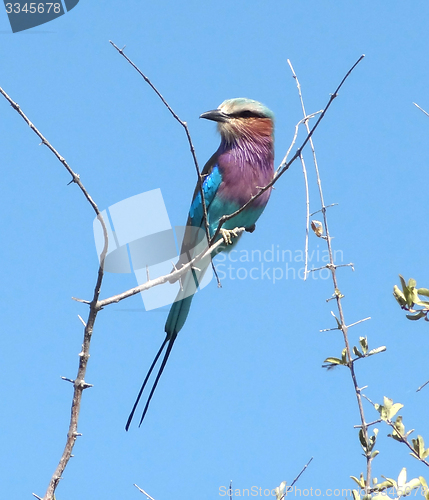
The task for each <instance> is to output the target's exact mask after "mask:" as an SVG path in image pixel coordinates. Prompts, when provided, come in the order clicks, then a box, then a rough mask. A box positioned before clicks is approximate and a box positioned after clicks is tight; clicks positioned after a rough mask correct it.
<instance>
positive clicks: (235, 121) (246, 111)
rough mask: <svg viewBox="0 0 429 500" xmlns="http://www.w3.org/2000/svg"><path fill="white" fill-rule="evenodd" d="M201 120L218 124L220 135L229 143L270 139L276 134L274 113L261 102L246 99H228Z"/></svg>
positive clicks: (201, 116) (203, 115)
mask: <svg viewBox="0 0 429 500" xmlns="http://www.w3.org/2000/svg"><path fill="white" fill-rule="evenodd" d="M200 118H206V119H207V120H213V121H215V122H217V123H218V130H219V133H220V135H221V136H222V138H223V139H224V140H226V141H227V142H229V143H230V142H234V141H236V140H237V139H242V138H244V139H246V138H248V139H256V138H257V137H258V136H262V137H267V136H268V137H270V136H272V135H273V133H274V113H273V112H272V111H271V110H270V109H268V108H267V107H266V106H264V105H263V104H261V103H260V102H258V101H254V100H253V99H247V98H245V97H238V98H236V99H228V100H226V101H224V102H223V103H222V104H221V105H220V106H219V107H218V108H217V109H214V110H212V111H207V112H205V113H203V114H202V115H200Z"/></svg>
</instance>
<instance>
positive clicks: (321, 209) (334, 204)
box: [310, 203, 338, 217]
mask: <svg viewBox="0 0 429 500" xmlns="http://www.w3.org/2000/svg"><path fill="white" fill-rule="evenodd" d="M337 205H338V203H331V204H330V205H326V207H323V208H319V210H316V211H315V212H313V213H312V214H310V217H313V215H316V214H318V213H319V212H322V211H323V210H325V208H331V207H336V206H337Z"/></svg>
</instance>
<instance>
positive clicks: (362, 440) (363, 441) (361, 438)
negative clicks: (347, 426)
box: [359, 427, 368, 452]
mask: <svg viewBox="0 0 429 500" xmlns="http://www.w3.org/2000/svg"><path fill="white" fill-rule="evenodd" d="M359 441H360V444H361V446H362V448H363V451H365V452H366V451H367V448H368V443H367V441H366V439H365V435H364V433H363V429H362V427H361V428H360V430H359Z"/></svg>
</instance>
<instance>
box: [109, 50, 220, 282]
mask: <svg viewBox="0 0 429 500" xmlns="http://www.w3.org/2000/svg"><path fill="white" fill-rule="evenodd" d="M109 42H110V44H111V45H112V46H113V47H115V49H116V50H117V51H118V52H119V53H120V54H121V56H123V57H124V58H125V59H126V60H127V61H128V62H129V63H130V64H131V66H132V67H133V68H134V69H135V70H136V71H137V73H138V74H139V75H140V76H141V77H142V78H143V79H144V81H145V82H146V83H147V84H148V85H149V86H150V87H151V89H152V90H153V91H154V92H155V94H156V95H157V96H158V97H159V98H160V99H161V101H162V103H163V104H164V106H165V107H166V108H167V109H168V111H170V113H171V114H172V116H173V118H174V119H175V120H176V121H177V122H178V123H180V125H181V126H182V127H183V128H184V130H185V133H186V138H187V139H188V143H189V148H190V149H191V154H192V158H193V160H194V165H195V170H196V172H197V177H198V181H197V184H198V189H199V191H200V195H201V200H202V206H203V221H204V226H205V230H206V237H207V241H210V228H209V222H208V218H207V206H206V199H205V196H204V189H203V182H204V176H203V175H201V172H200V167H199V165H198V159H197V155H196V153H195V148H194V144H193V142H192V138H191V134H190V132H189V128H188V124H187V123H186V122H185V121H183V120H181V118H180V117H179V115H178V114H177V113H176V112H175V111H174V110H173V108H172V107H171V106H170V105H169V104H168V102H167V101H166V100H165V98H164V96H163V95H162V94H161V92H160V91H159V90H158V89H157V88H156V87H155V85H154V84H153V83H152V82H151V81H150V80H149V78H148V77H147V76H146V75H145V74H144V73H143V72H142V71H141V70H140V68H139V67H138V66H137V65H136V64H134V63H133V61H131V59H130V58H129V57H128V56H126V55H125V54H124V48H125V47H124V48H122V49H120V48H119V47H118V46H117V45H115V43H113V42H112V40H109ZM211 265H212V268H213V272H214V274H215V276H216V279H217V282H218V286H221V285H220V280H219V276H218V274H217V271H216V268H215V265H214V263H213V261H211Z"/></svg>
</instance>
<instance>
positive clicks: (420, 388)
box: [416, 380, 429, 392]
mask: <svg viewBox="0 0 429 500" xmlns="http://www.w3.org/2000/svg"><path fill="white" fill-rule="evenodd" d="M428 384H429V380H428V381H427V382H425V383H424V384H423V385H421V386H420V387H419V388H418V389H417V391H416V392H419V391H421V390H422V389H423V387H425V386H426V385H428Z"/></svg>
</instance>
